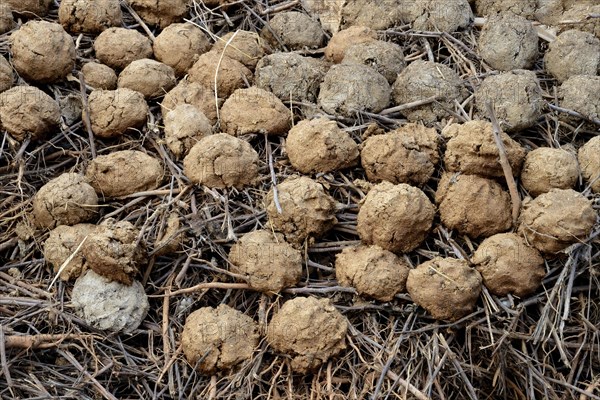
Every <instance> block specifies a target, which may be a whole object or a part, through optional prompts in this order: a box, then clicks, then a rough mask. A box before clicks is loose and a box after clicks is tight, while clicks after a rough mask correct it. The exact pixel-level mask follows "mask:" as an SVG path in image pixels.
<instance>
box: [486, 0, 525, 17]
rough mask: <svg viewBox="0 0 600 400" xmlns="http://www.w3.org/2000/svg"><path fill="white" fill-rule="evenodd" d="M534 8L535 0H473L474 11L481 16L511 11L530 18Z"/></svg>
mask: <svg viewBox="0 0 600 400" xmlns="http://www.w3.org/2000/svg"><path fill="white" fill-rule="evenodd" d="M536 9H537V1H536V0H475V11H476V13H477V15H478V16H481V17H483V16H489V15H494V14H497V13H503V12H512V13H513V14H516V15H520V16H521V17H525V18H530V17H532V16H533V14H534V12H535V11H536Z"/></svg>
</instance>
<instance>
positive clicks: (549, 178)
mask: <svg viewBox="0 0 600 400" xmlns="http://www.w3.org/2000/svg"><path fill="white" fill-rule="evenodd" d="M578 179H579V167H578V165H577V158H576V157H575V155H574V154H572V153H571V152H569V151H567V150H563V149H552V148H549V147H540V148H538V149H535V150H533V151H531V152H529V153H528V154H527V157H526V158H525V163H524V164H523V172H521V183H522V184H523V187H524V188H525V189H526V190H527V191H528V192H529V194H531V195H532V196H533V197H535V196H539V195H540V194H542V193H546V192H549V191H550V190H551V189H573V188H574V187H575V185H576V184H577V180H578Z"/></svg>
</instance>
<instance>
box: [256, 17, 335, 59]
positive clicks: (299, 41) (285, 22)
mask: <svg viewBox="0 0 600 400" xmlns="http://www.w3.org/2000/svg"><path fill="white" fill-rule="evenodd" d="M274 35H275V36H274ZM261 36H262V37H263V38H265V40H266V41H267V42H268V43H269V45H270V46H272V47H279V45H280V44H282V45H283V46H285V47H287V48H288V49H290V50H302V49H316V48H319V47H321V45H322V44H323V41H324V40H325V32H323V29H322V28H321V24H320V23H319V21H317V20H315V19H313V18H311V17H309V16H308V15H307V14H305V13H303V12H299V11H285V12H280V13H277V14H275V15H274V16H273V18H271V20H270V21H269V25H268V27H267V26H265V27H264V28H263V30H262V32H261Z"/></svg>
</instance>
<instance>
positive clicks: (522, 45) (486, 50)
mask: <svg viewBox="0 0 600 400" xmlns="http://www.w3.org/2000/svg"><path fill="white" fill-rule="evenodd" d="M477 45H478V47H479V55H480V56H481V58H483V60H484V61H485V62H486V63H488V64H489V65H490V66H491V67H492V68H494V69H498V70H500V71H511V70H513V69H528V68H531V67H532V66H533V64H534V63H535V61H536V60H537V57H538V36H537V33H536V31H535V29H534V27H533V24H532V23H531V21H528V20H527V19H526V18H524V17H521V16H520V15H515V14H513V13H511V12H506V13H500V14H495V15H492V16H490V17H489V18H488V20H487V22H486V23H485V24H484V25H483V28H482V29H481V35H480V36H479V41H478V43H477Z"/></svg>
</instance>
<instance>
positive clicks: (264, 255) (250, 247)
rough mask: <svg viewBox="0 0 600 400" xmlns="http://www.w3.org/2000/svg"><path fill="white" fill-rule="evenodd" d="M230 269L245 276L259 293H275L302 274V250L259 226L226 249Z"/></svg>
mask: <svg viewBox="0 0 600 400" xmlns="http://www.w3.org/2000/svg"><path fill="white" fill-rule="evenodd" d="M229 260H230V261H231V263H232V265H231V267H230V270H231V272H234V273H236V274H240V275H242V276H244V279H245V280H246V281H247V282H248V284H249V285H250V286H251V287H252V288H254V289H256V290H259V291H261V292H265V293H278V292H280V291H281V290H282V289H285V288H287V287H292V286H295V285H296V284H297V283H298V282H299V281H300V278H301V277H302V253H301V252H300V250H297V249H295V248H294V247H292V245H290V244H289V243H287V242H286V241H285V239H284V237H283V235H282V234H281V233H273V232H272V231H270V230H266V229H260V230H256V231H253V232H249V233H246V234H245V235H244V236H242V238H241V239H240V241H239V242H237V243H236V244H234V245H233V246H232V247H231V250H230V251H229Z"/></svg>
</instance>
